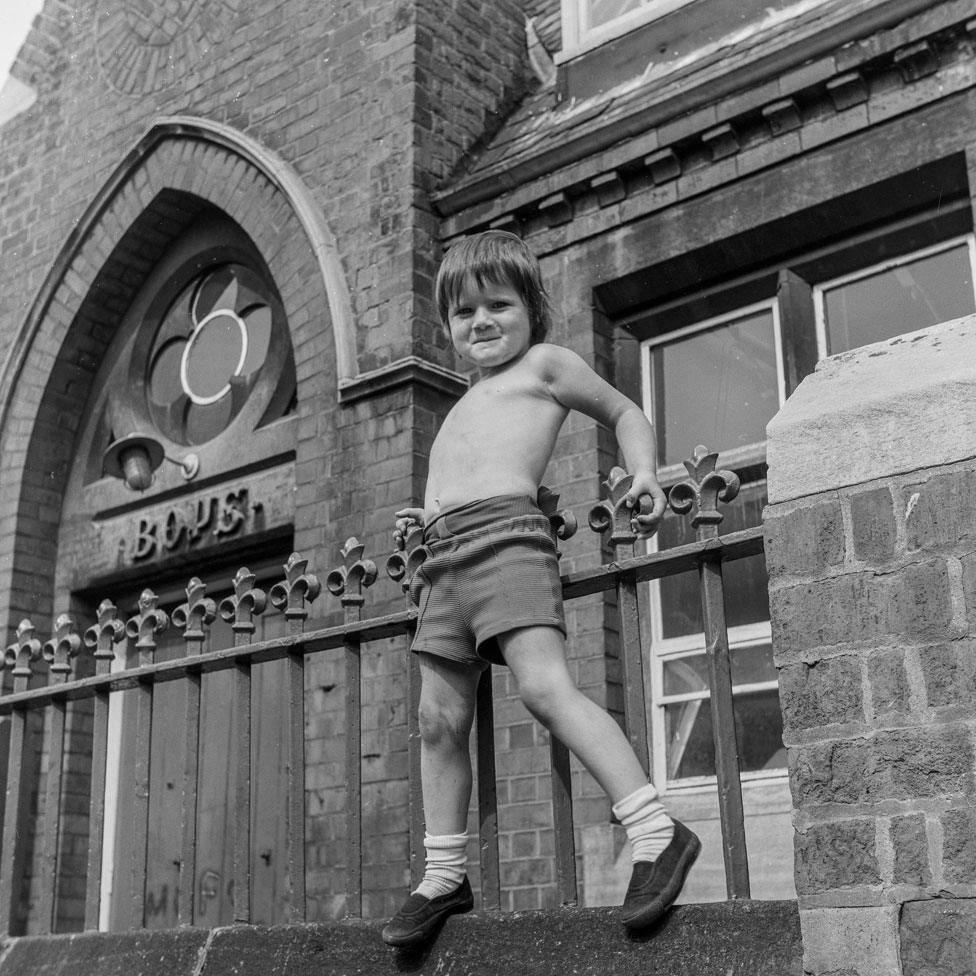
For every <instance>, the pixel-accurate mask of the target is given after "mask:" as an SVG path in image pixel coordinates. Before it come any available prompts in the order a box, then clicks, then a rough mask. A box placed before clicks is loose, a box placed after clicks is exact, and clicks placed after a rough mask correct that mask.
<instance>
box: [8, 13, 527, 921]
mask: <svg viewBox="0 0 976 976" xmlns="http://www.w3.org/2000/svg"><path fill="white" fill-rule="evenodd" d="M89 7H90V5H85V4H83V3H81V2H80V0H48V2H47V3H46V4H45V9H44V11H43V12H42V14H41V15H40V16H39V18H38V19H37V20H36V21H35V24H34V28H33V30H32V32H31V35H30V37H29V38H28V40H27V43H26V45H25V47H24V50H23V52H22V54H21V56H20V58H19V60H18V62H17V64H16V66H15V68H14V73H15V74H16V75H17V77H18V78H19V79H20V80H22V81H23V82H24V83H27V84H31V85H33V86H34V87H35V88H36V89H37V91H38V99H37V101H36V102H35V104H34V105H33V106H32V107H30V108H29V109H28V110H27V111H26V112H24V113H22V114H21V115H18V116H16V117H14V118H13V119H11V120H10V121H8V122H7V123H6V124H5V125H4V130H3V134H4V138H3V148H2V150H0V201H2V202H0V228H2V230H0V255H2V257H3V272H2V273H3V288H2V289H0V340H2V342H3V345H4V348H5V349H10V350H12V353H13V355H12V358H11V360H10V363H8V367H7V368H10V366H11V364H16V366H17V373H16V379H15V380H12V379H11V377H12V376H13V375H14V374H12V373H9V372H8V373H6V374H5V376H6V378H7V380H8V382H6V383H5V384H4V387H5V388H4V392H3V397H4V400H3V403H2V409H3V417H4V419H3V420H2V422H0V423H2V429H0V446H2V452H0V453H2V458H3V461H2V462H0V463H2V467H3V472H2V475H0V483H2V488H0V598H2V605H3V607H4V612H5V613H4V620H5V622H6V625H7V627H8V632H9V631H10V630H11V629H12V628H13V627H15V626H16V624H17V622H18V620H19V619H20V618H21V617H22V616H23V615H25V614H29V615H31V616H33V617H35V618H36V619H37V621H38V626H39V627H42V626H44V625H45V623H46V621H49V620H50V619H52V618H53V616H54V615H55V614H56V613H57V612H58V611H59V610H61V609H66V608H67V606H68V604H69V602H70V600H71V594H70V588H71V586H72V585H74V584H73V583H72V582H71V581H70V580H69V579H68V574H66V573H65V572H64V569H63V566H62V565H61V563H63V561H64V560H63V556H60V555H59V531H60V524H61V518H62V507H63V505H64V503H65V497H66V495H65V493H66V491H67V486H68V482H69V478H70V472H71V466H72V463H73V460H74V444H75V439H76V437H77V436H78V434H79V428H78V423H79V420H80V418H81V417H82V416H83V408H84V405H85V403H86V402H87V401H88V400H89V397H91V396H94V395H96V393H97V391H95V392H93V390H94V387H93V383H94V377H95V375H96V373H97V369H98V367H99V365H100V362H101V358H102V357H103V356H104V353H105V351H106V349H107V348H108V347H109V344H110V342H111V341H112V337H113V335H114V334H115V330H116V328H117V325H118V322H119V319H120V317H121V315H122V314H123V313H124V311H125V308H126V307H127V302H128V300H129V299H130V298H131V295H132V293H133V291H134V290H136V289H137V288H138V286H139V284H140V283H141V281H142V280H143V279H144V277H145V275H146V274H147V273H148V271H149V269H151V267H152V265H153V258H154V256H155V255H156V254H158V252H159V250H161V249H162V248H164V247H165V246H166V244H167V243H168V242H169V241H170V240H171V239H172V238H173V236H174V235H175V234H176V233H177V232H178V230H179V219H177V220H176V221H175V222H174V221H172V220H169V219H168V218H167V214H166V213H164V212H163V211H164V210H165V207H164V206H162V204H163V203H164V202H165V199H166V198H165V195H164V197H160V196H159V194H160V192H161V191H164V190H166V191H174V193H175V197H173V198H170V202H172V200H173V199H175V200H176V202H177V203H179V204H181V205H185V204H187V202H188V201H189V200H190V199H191V197H190V196H189V195H191V194H192V195H193V197H192V198H193V199H196V200H197V202H199V201H201V200H202V201H205V202H207V203H210V204H212V205H215V206H217V207H219V208H220V209H222V210H224V211H225V212H226V213H228V214H230V215H231V216H232V217H233V218H234V219H235V220H237V221H238V222H239V223H240V224H241V225H242V226H243V227H244V228H245V230H246V231H247V233H248V234H249V235H250V236H251V237H252V239H253V240H254V241H255V243H256V244H257V246H258V248H259V250H260V251H261V252H262V254H263V256H264V257H265V259H266V260H267V261H268V263H269V265H270V266H271V268H272V272H273V274H274V276H275V280H276V283H277V285H278V287H279V290H280V291H281V293H282V299H283V302H284V303H285V305H286V306H287V308H286V312H287V316H288V319H289V323H290V326H291V329H292V342H293V347H294V352H295V361H296V369H297V374H298V400H299V406H298V419H297V447H296V460H295V485H296V489H295V492H294V545H295V547H296V548H298V549H300V550H301V551H302V552H303V553H304V554H305V555H307V556H308V557H309V559H310V561H311V563H312V565H313V566H314V568H315V569H316V571H318V572H320V573H321V574H323V575H324V573H326V572H328V570H329V569H330V568H332V567H333V566H335V565H338V563H339V562H340V561H341V557H340V556H339V553H338V550H339V547H340V546H341V545H342V543H343V542H344V540H345V539H346V538H347V537H348V536H350V535H353V534H355V535H357V536H359V538H361V539H363V540H364V541H365V542H366V544H367V553H368V555H370V556H372V557H373V558H375V559H376V560H377V562H378V563H381V561H382V560H383V559H384V558H385V556H386V555H387V554H388V553H389V551H390V545H391V539H390V526H391V523H392V520H391V515H392V512H393V511H394V510H395V509H396V508H399V507H401V506H403V505H407V504H411V503H416V502H417V501H418V500H419V498H420V497H421V493H422V482H423V474H424V473H425V469H426V455H427V451H428V450H429V446H430V442H431V440H432V437H433V433H434V431H435V430H436V427H437V424H438V423H439V420H440V418H441V417H442V416H443V415H444V413H446V411H447V409H448V408H449V407H450V405H451V403H452V402H453V397H452V393H451V391H450V388H449V386H448V388H443V387H442V388H436V384H435V388H431V387H430V386H429V385H428V386H424V385H423V384H420V385H418V384H417V383H415V382H413V381H412V380H410V379H409V378H408V379H407V380H406V381H402V382H397V383H394V384H391V385H387V386H381V387H380V388H379V389H378V390H377V391H374V392H370V391H367V392H366V393H362V394H360V395H357V397H355V398H352V399H350V401H349V402H348V403H345V404H339V402H338V396H337V380H338V378H339V377H338V375H337V374H338V372H339V369H338V363H337V359H336V353H335V344H334V341H333V335H332V329H333V326H334V320H335V312H336V309H329V307H328V300H327V298H326V295H325V289H324V287H323V282H322V280H321V269H320V268H319V267H317V266H316V260H315V259H316V258H318V257H320V255H319V254H318V253H314V252H313V248H314V247H316V246H317V244H316V242H315V241H310V239H309V236H308V234H307V232H306V231H304V230H303V229H302V227H301V226H300V220H299V219H298V216H302V215H300V214H298V210H299V209H300V208H299V207H298V205H297V204H296V203H295V201H294V199H291V200H288V199H285V198H284V197H285V196H286V195H285V194H282V193H281V192H280V186H279V187H275V186H273V185H271V184H272V182H273V181H269V180H268V173H267V172H264V171H262V170H261V167H259V166H256V165H250V164H248V162H247V161H246V160H243V159H242V157H241V154H239V153H236V152H235V151H233V150H230V151H227V150H226V147H224V148H223V149H222V148H220V147H218V146H217V145H216V144H215V143H213V142H210V143H208V141H207V140H206V139H205V140H202V141H201V140H198V139H192V138H185V139H184V138H183V137H182V135H181V132H180V131H178V129H177V128H174V129H173V131H172V132H171V136H172V138H171V140H170V142H169V143H168V144H167V145H164V146H162V148H161V150H160V151H159V152H151V153H149V154H148V155H147V156H146V157H145V158H138V151H137V147H139V146H140V140H141V139H143V137H144V136H145V135H146V133H147V131H152V129H151V127H153V126H155V125H157V124H158V123H159V120H161V119H169V118H172V117H174V116H180V117H184V118H190V119H200V120H201V121H202V122H203V123H206V124H208V125H214V126H217V127H227V131H229V132H231V133H232V134H234V135H235V137H239V138H240V140H241V142H242V143H243V142H246V143H247V144H248V145H251V146H255V147H258V150H257V151H258V153H262V152H267V154H268V155H269V157H274V158H275V159H276V160H278V161H280V163H281V164H282V166H283V167H285V168H287V172H288V174H289V176H290V177H294V178H295V179H296V180H297V181H298V182H299V183H300V184H301V187H302V191H303V194H304V204H303V205H305V206H307V208H308V210H309V212H311V213H312V216H313V217H314V219H316V220H319V221H321V223H322V224H323V225H324V226H325V227H326V228H327V230H328V235H329V236H330V237H331V239H332V240H333V241H334V243H335V249H336V255H335V258H336V262H335V266H334V268H333V269H332V270H333V272H334V273H335V275H337V276H338V278H339V279H341V281H342V283H343V285H344V288H345V290H346V291H347V293H348V300H349V304H350V308H349V320H348V327H349V329H350V330H351V333H352V336H353V346H354V354H355V362H354V363H353V364H352V372H353V373H356V372H362V373H365V372H368V371H371V370H377V369H379V370H382V369H384V368H385V367H386V366H388V365H389V364H390V363H393V362H395V361H397V360H399V359H402V358H403V357H405V356H409V355H419V356H421V357H423V358H426V359H428V360H430V361H433V362H435V363H437V364H439V365H440V366H442V367H448V368H450V367H452V366H453V354H452V353H451V351H450V350H449V347H448V345H447V343H446V340H445V339H444V337H443V336H442V335H441V333H440V330H439V329H438V328H436V326H435V322H434V319H435V317H434V315H433V307H432V303H431V297H432V296H431V292H432V280H433V274H434V270H435V268H436V263H437V260H438V257H439V254H438V246H437V238H438V232H439V223H438V220H437V218H436V216H435V215H434V214H433V212H432V209H431V207H430V204H429V202H428V200H427V194H428V192H429V191H430V190H431V189H432V188H433V187H434V186H435V185H436V184H437V183H438V182H439V181H441V180H442V179H444V178H445V177H446V176H447V175H448V174H450V173H451V172H452V171H453V170H454V169H455V168H456V166H457V164H458V161H459V160H460V158H461V157H462V155H463V153H464V152H465V151H467V150H469V149H470V148H471V147H472V145H474V144H475V143H476V142H477V141H478V139H479V138H481V136H482V135H483V133H484V132H485V131H486V130H488V129H492V128H494V127H495V126H496V125H497V120H499V119H500V118H501V117H502V116H503V114H504V112H505V111H507V109H508V107H509V106H510V105H511V104H512V102H513V100H514V98H515V97H516V96H517V95H518V93H519V92H520V91H521V90H522V86H523V72H522V52H523V47H524V33H523V20H522V16H521V10H520V7H519V5H518V4H517V3H515V2H514V0H511V2H505V3H501V4H498V3H486V2H475V0H464V2H458V3H452V4H449V5H444V4H442V3H434V2H433V0H403V2H399V3H396V4H391V3H387V2H380V0H342V2H337V3H332V4H326V5H323V4H321V3H319V2H313V0H286V2H284V3H279V2H267V3H258V4H246V5H242V4H237V3H226V4H216V5H215V4H209V3H207V4H205V3H203V2H202V0H181V2H180V4H179V17H176V18H173V19H169V20H168V19H166V17H164V16H163V13H162V11H161V8H160V10H156V8H153V9H152V10H149V9H148V8H147V10H146V18H147V20H146V21H145V22H140V21H138V20H135V19H133V18H132V17H130V16H129V14H128V13H127V8H126V7H125V5H123V4H117V5H113V4H100V5H98V8H97V10H96V9H89ZM149 27H151V28H152V31H154V32H155V33H153V36H152V41H151V43H148V42H147V37H148V34H146V33H145V31H146V30H147V29H148V28H149ZM486 71H487V72H488V73H489V74H490V83H488V84H485V83H484V75H485V72H486ZM134 152H135V153H136V156H133V155H132V154H133V153H134ZM113 180H116V181H117V184H116V183H113V182H112V181H113ZM153 207H155V210H153V209H152V208H153ZM157 211H158V212H157ZM296 214H298V216H296ZM140 215H141V216H140ZM303 219H306V220H307V219H308V214H305V215H304V218H303ZM133 228H135V230H136V231H137V233H136V234H135V236H132V235H131V234H130V231H131V230H132V229H133ZM127 235H128V236H127ZM310 244H311V245H312V247H310V246H309V245H310ZM120 248H121V250H120ZM330 313H332V314H330ZM347 378H348V377H347ZM454 395H456V391H455V394H454ZM202 453H203V454H204V455H206V449H204V451H203V452H202ZM203 460H204V463H206V461H207V458H206V457H204V458H203ZM162 488H164V489H165V488H166V483H165V481H162ZM151 495H152V491H150V492H149V493H147V496H146V497H147V500H150V496H151ZM383 582H384V583H385V585H379V586H378V587H377V590H376V594H375V595H372V596H371V598H370V604H369V610H370V612H373V613H381V612H383V611H384V610H388V609H396V608H399V607H400V606H401V605H402V596H401V594H400V593H399V590H398V589H397V588H396V587H393V586H392V585H390V584H389V581H383ZM314 613H315V615H316V616H315V618H314V619H313V620H312V622H311V623H312V625H316V624H321V623H325V622H328V621H330V620H333V619H335V618H336V616H337V615H338V613H339V610H338V607H337V605H336V604H335V603H334V602H333V603H330V602H328V601H325V600H322V601H319V603H318V604H317V605H316V606H315V607H314ZM85 622H86V623H87V622H90V621H85ZM402 651H403V649H402V646H393V645H387V644H383V645H378V646H376V647H370V648H367V649H366V650H365V651H364V657H363V683H364V687H365V688H367V689H368V695H367V700H366V710H365V713H364V722H363V729H364V735H365V750H366V753H367V756H366V759H365V765H364V805H365V810H364V821H365V830H366V832H367V834H368V835H372V834H374V833H375V834H376V835H377V836H378V837H380V842H379V843H378V844H377V845H376V847H375V848H373V849H371V851H370V858H371V859H372V861H371V864H370V870H369V871H368V873H367V877H368V880H367V884H368V885H369V886H371V888H370V890H368V891H367V894H366V901H367V904H366V909H367V911H368V912H369V913H370V914H374V915H383V914H388V913H389V912H390V911H391V910H392V907H393V905H394V903H395V902H396V901H398V900H399V898H400V897H402V892H403V889H404V886H405V883H406V878H407V870H408V864H407V856H406V829H407V817H406V815H405V810H406V784H405V755H406V752H405V749H406V720H405V702H404V687H405V681H404V667H405V655H404V654H403V653H402ZM343 681H344V673H343V667H342V664H341V661H337V660H335V659H331V658H328V657H327V656H326V657H323V658H322V659H321V660H320V659H316V660H314V661H313V662H311V666H310V668H309V669H308V694H309V703H310V704H309V760H310V765H309V777H310V780H309V782H310V786H309V815H310V822H309V830H308V838H309V849H308V863H309V866H310V877H309V894H310V900H311V911H312V915H313V917H323V918H324V917H332V916H334V915H337V914H339V915H341V914H342V913H343V912H344V911H345V906H344V901H343V892H344V887H345V882H344V877H343V871H342V869H341V864H342V857H341V852H342V847H343V845H342V837H343V830H344V823H343V821H342V819H341V816H340V815H339V813H338V812H337V804H338V803H339V801H340V799H341V794H342V780H341V774H340V773H337V768H338V767H337V766H336V764H335V763H336V756H337V755H338V756H341V752H342V747H341V736H342V734H343V731H344V723H343V719H342V715H343V704H342V700H343V696H342V693H341V688H342V685H343ZM77 745H78V748H79V750H80V751H82V752H83V742H82V741H81V740H79V741H78V743H77ZM337 750H338V751H337ZM72 824H73V826H72V829H73V830H75V828H77V830H76V833H77V834H78V836H79V842H80V837H81V835H82V834H83V833H84V829H85V827H84V824H75V823H74V822H73V821H72ZM72 843H73V842H72ZM72 849H73V848H71V846H70V845H68V847H66V851H70V850H72ZM66 891H67V889H66Z"/></svg>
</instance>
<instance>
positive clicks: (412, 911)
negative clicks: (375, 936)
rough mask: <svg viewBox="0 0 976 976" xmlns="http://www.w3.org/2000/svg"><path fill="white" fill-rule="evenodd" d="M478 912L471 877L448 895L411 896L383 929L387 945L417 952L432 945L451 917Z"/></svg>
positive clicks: (465, 878)
mask: <svg viewBox="0 0 976 976" xmlns="http://www.w3.org/2000/svg"><path fill="white" fill-rule="evenodd" d="M472 908H474V895H472V894H471V885H470V884H469V883H468V878H467V875H465V877H464V880H463V881H462V882H461V884H460V886H459V887H458V888H456V889H455V890H454V891H449V892H448V893H447V894H446V895H439V896H438V897H437V898H425V897H424V896H423V895H416V894H414V895H411V896H410V897H409V898H408V899H407V900H406V901H405V902H404V903H403V904H402V905H401V906H400V910H399V911H398V912H397V913H396V915H394V916H393V918H391V919H390V921H389V922H387V923H386V925H385V926H384V927H383V933H382V935H383V941H384V942H385V943H386V944H387V945H390V946H395V947H396V948H397V949H407V948H415V947H417V946H421V945H423V944H424V943H425V942H429V941H430V940H431V939H432V938H433V937H434V936H435V935H437V931H438V929H439V927H440V926H441V924H443V922H444V920H445V919H446V918H447V917H448V915H460V914H462V913H463V912H470V911H471V909H472Z"/></svg>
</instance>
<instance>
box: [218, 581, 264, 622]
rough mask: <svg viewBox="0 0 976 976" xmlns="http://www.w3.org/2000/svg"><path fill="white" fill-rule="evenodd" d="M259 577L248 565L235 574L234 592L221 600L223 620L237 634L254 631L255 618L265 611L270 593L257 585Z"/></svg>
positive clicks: (220, 610) (220, 606) (220, 607)
mask: <svg viewBox="0 0 976 976" xmlns="http://www.w3.org/2000/svg"><path fill="white" fill-rule="evenodd" d="M255 582H257V577H256V576H255V575H254V573H252V572H251V571H250V570H249V569H248V568H247V567H246V566H241V568H240V569H238V571H237V574H236V575H235V576H234V593H233V595H232V596H227V597H224V599H223V600H221V601H220V605H219V607H218V610H219V612H220V618H221V620H224V621H226V622H227V623H229V624H230V625H231V627H232V628H233V631H234V633H235V634H239V635H245V634H253V633H254V629H255V627H254V618H255V617H256V616H260V615H261V614H262V613H264V610H265V607H266V606H267V603H268V595H267V594H266V593H265V592H264V590H262V589H260V588H259V587H256V586H255V585H254V584H255Z"/></svg>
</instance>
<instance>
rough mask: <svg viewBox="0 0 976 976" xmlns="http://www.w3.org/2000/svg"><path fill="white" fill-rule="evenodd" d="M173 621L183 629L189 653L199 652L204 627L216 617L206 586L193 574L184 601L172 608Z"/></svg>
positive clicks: (204, 635) (214, 605) (203, 635)
mask: <svg viewBox="0 0 976 976" xmlns="http://www.w3.org/2000/svg"><path fill="white" fill-rule="evenodd" d="M172 619H173V623H174V624H175V625H176V626H177V627H179V628H180V629H181V630H182V631H183V640H184V641H185V642H186V649H187V652H188V653H189V654H199V653H200V649H201V647H202V646H203V640H204V638H205V637H206V631H205V630H204V628H205V627H209V626H210V625H211V624H212V623H213V622H214V620H216V619H217V604H216V603H214V601H213V600H211V599H210V597H208V596H207V587H206V584H204V583H203V581H202V580H200V579H199V577H196V576H194V577H193V579H191V580H190V582H189V583H187V585H186V603H181V604H180V605H179V606H178V607H176V608H175V609H174V610H173V618H172Z"/></svg>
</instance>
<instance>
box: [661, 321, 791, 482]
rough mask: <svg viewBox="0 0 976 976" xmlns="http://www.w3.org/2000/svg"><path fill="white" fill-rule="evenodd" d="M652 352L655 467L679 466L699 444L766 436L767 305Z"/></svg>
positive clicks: (775, 394) (769, 388) (774, 384)
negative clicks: (656, 454)
mask: <svg viewBox="0 0 976 976" xmlns="http://www.w3.org/2000/svg"><path fill="white" fill-rule="evenodd" d="M649 355H650V361H649V367H650V369H649V374H650V376H649V378H650V388H651V389H650V392H651V402H652V404H653V417H654V423H655V428H656V431H657V437H658V463H659V464H660V465H662V466H665V465H669V464H676V463H680V462H681V461H683V460H684V459H685V458H688V457H690V456H691V455H692V453H693V452H694V449H695V446H696V445H698V444H707V445H708V446H709V447H713V446H716V445H717V446H720V447H721V448H722V449H723V450H729V449H731V448H735V447H742V446H744V445H747V444H755V443H758V442H761V441H763V440H765V437H766V424H767V423H768V422H769V421H770V420H771V419H772V417H773V415H774V414H775V413H776V411H777V409H778V408H779V371H778V366H777V362H776V334H775V322H774V318H773V310H772V308H771V307H766V308H763V309H760V310H759V311H757V312H753V313H752V314H747V315H744V316H739V317H737V318H734V319H731V320H729V321H725V322H721V323H719V324H717V325H713V326H711V327H706V328H703V329H700V330H697V331H694V332H692V333H690V334H685V335H681V336H679V337H677V338H674V339H671V340H670V341H666V342H660V343H655V344H652V345H650V347H649Z"/></svg>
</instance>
